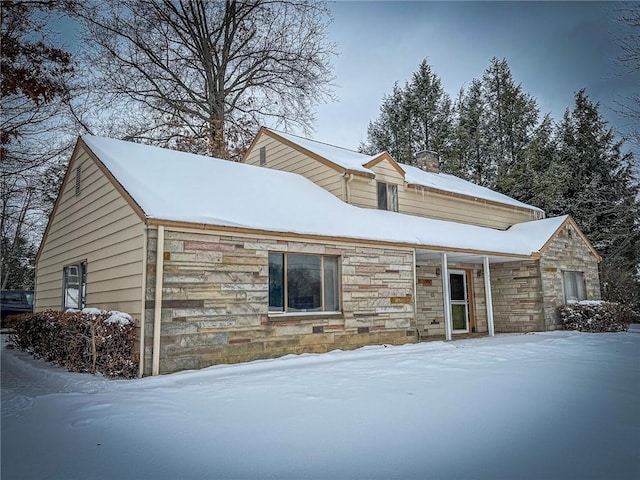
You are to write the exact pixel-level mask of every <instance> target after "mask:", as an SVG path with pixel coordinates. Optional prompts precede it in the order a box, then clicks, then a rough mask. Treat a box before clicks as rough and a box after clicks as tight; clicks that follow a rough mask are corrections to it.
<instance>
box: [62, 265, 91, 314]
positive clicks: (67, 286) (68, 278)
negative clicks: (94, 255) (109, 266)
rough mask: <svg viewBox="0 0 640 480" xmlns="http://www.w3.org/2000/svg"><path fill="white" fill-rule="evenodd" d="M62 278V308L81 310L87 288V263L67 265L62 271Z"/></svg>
mask: <svg viewBox="0 0 640 480" xmlns="http://www.w3.org/2000/svg"><path fill="white" fill-rule="evenodd" d="M63 277H64V278H63V292H62V295H63V297H62V303H63V304H62V307H63V308H64V310H67V309H68V308H73V309H75V310H81V309H83V308H84V307H85V304H84V301H85V294H86V286H87V263H86V262H81V263H76V264H74V265H67V266H66V267H64V269H63Z"/></svg>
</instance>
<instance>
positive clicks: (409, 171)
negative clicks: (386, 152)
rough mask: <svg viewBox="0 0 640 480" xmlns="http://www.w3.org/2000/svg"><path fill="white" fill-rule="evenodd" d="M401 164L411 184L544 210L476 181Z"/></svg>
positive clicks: (406, 179) (407, 180)
mask: <svg viewBox="0 0 640 480" xmlns="http://www.w3.org/2000/svg"><path fill="white" fill-rule="evenodd" d="M399 165H400V166H401V167H402V169H403V170H404V171H405V172H406V174H405V177H404V179H405V181H406V182H407V183H409V184H414V185H420V186H423V187H428V188H436V189H438V190H444V191H446V192H451V193H458V194H461V195H467V196H470V197H474V198H482V199H483V200H489V201H492V202H498V203H502V204H506V205H513V206H515V207H520V208H528V209H530V210H536V211H539V212H542V210H541V209H539V208H538V207H534V206H532V205H528V204H526V203H523V202H520V201H518V200H516V199H514V198H511V197H508V196H507V195H503V194H502V193H498V192H496V191H493V190H491V189H490V188H486V187H482V186H480V185H476V184H475V183H472V182H469V181H467V180H464V179H462V178H459V177H456V176H455V175H449V174H448V173H433V172H425V171H424V170H422V169H420V168H417V167H414V166H411V165H406V164H404V163H400V164H399Z"/></svg>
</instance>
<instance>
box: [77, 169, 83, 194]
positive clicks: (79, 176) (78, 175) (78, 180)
mask: <svg viewBox="0 0 640 480" xmlns="http://www.w3.org/2000/svg"><path fill="white" fill-rule="evenodd" d="M81 180H82V167H76V196H78V195H80V182H81Z"/></svg>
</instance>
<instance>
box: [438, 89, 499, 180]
mask: <svg viewBox="0 0 640 480" xmlns="http://www.w3.org/2000/svg"><path fill="white" fill-rule="evenodd" d="M456 113H457V124H456V126H455V139H454V148H453V151H452V152H451V155H450V156H449V158H448V159H447V162H446V163H445V165H444V170H445V171H447V172H449V173H453V174H456V175H459V176H461V177H463V178H466V179H467V180H470V181H472V182H474V183H476V184H478V185H482V186H491V185H492V184H493V180H494V178H495V174H496V171H495V165H494V164H490V163H489V162H488V161H487V158H488V150H489V143H488V141H487V137H486V129H487V125H486V113H485V103H484V99H483V97H482V84H481V82H480V81H479V80H477V79H474V80H473V81H472V82H471V85H470V86H469V89H468V90H467V92H466V93H464V92H461V93H460V96H459V97H458V101H457V102H456Z"/></svg>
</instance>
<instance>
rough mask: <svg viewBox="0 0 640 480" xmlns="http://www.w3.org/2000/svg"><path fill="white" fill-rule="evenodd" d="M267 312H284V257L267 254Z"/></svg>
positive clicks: (279, 254) (277, 254) (276, 254)
mask: <svg viewBox="0 0 640 480" xmlns="http://www.w3.org/2000/svg"><path fill="white" fill-rule="evenodd" d="M269 311H270V312H282V311H284V255H283V254H282V253H270V254H269Z"/></svg>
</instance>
